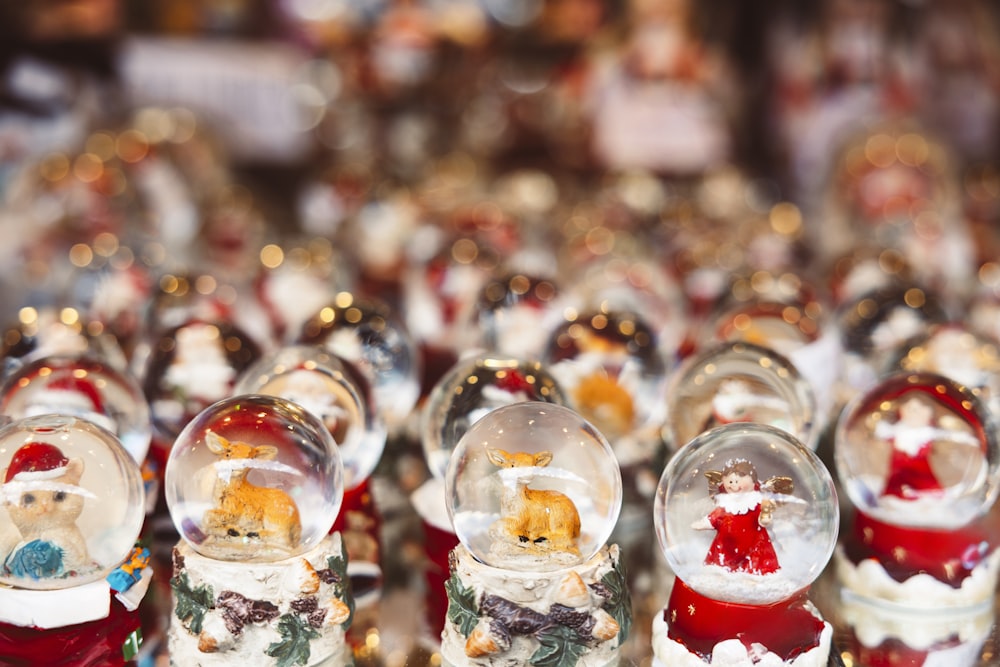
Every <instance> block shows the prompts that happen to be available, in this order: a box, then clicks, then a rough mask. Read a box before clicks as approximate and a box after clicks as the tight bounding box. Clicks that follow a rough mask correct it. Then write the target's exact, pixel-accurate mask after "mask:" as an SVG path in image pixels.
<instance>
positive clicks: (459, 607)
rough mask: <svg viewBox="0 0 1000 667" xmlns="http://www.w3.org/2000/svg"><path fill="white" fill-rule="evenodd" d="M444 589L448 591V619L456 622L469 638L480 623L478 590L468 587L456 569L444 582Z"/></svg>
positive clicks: (463, 634)
mask: <svg viewBox="0 0 1000 667" xmlns="http://www.w3.org/2000/svg"><path fill="white" fill-rule="evenodd" d="M444 589H445V591H447V593H448V620H449V621H451V622H452V623H454V624H455V626H456V627H457V628H458V631H459V632H460V633H462V636H463V637H465V638H466V639H468V638H469V635H470V634H472V631H473V630H474V629H475V627H476V625H478V624H479V605H478V604H477V603H476V591H474V590H473V589H471V588H466V586H465V584H463V583H462V580H461V579H459V578H458V575H457V574H456V573H455V572H454V571H453V572H452V573H451V577H449V579H448V581H446V582H444Z"/></svg>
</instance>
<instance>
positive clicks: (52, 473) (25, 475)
mask: <svg viewBox="0 0 1000 667" xmlns="http://www.w3.org/2000/svg"><path fill="white" fill-rule="evenodd" d="M65 474H66V466H59V467H58V468H51V469H49V470H24V471H22V472H19V473H17V474H16V475H14V477H13V478H11V480H10V482H7V484H10V483H11V482H15V481H16V482H28V481H31V480H36V479H56V478H58V477H62V476H63V475H65Z"/></svg>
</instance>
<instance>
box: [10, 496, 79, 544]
mask: <svg viewBox="0 0 1000 667" xmlns="http://www.w3.org/2000/svg"><path fill="white" fill-rule="evenodd" d="M81 512H83V496H82V495H80V494H78V493H70V492H67V491H26V492H24V493H22V494H21V495H20V497H19V498H18V499H17V501H16V502H11V503H10V504H8V505H7V513H8V514H10V520H11V522H12V523H13V524H14V525H15V526H17V529H18V530H19V531H21V534H22V535H24V534H26V533H30V532H31V530H32V528H34V529H38V528H45V527H51V526H60V525H71V524H73V523H74V522H75V521H76V520H77V518H79V516H80V513H81Z"/></svg>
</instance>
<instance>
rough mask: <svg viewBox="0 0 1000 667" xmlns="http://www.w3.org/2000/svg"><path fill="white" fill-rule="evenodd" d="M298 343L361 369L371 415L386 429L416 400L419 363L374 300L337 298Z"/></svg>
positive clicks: (397, 326)
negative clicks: (372, 406) (370, 400)
mask: <svg viewBox="0 0 1000 667" xmlns="http://www.w3.org/2000/svg"><path fill="white" fill-rule="evenodd" d="M298 342H299V343H302V344H306V345H318V346H320V347H322V348H324V349H325V350H327V351H329V352H332V353H333V354H336V355H337V356H339V357H340V358H341V359H344V360H346V361H348V362H350V363H352V364H355V365H356V366H357V367H358V368H359V369H361V370H362V371H363V372H364V373H365V374H366V376H367V377H368V379H369V382H370V383H371V392H372V395H373V396H372V398H373V399H374V403H375V410H376V412H377V413H378V414H379V415H380V416H381V418H382V420H383V421H384V423H385V424H386V426H387V427H389V428H390V430H392V429H394V428H396V427H398V426H399V425H400V424H402V423H403V422H404V421H405V420H406V418H407V417H409V415H410V412H411V411H412V410H413V406H414V405H416V403H417V399H418V398H420V379H419V378H420V360H419V356H418V354H417V349H416V345H415V344H414V342H413V339H412V338H411V337H410V335H409V333H408V332H407V331H406V329H405V328H404V327H403V325H402V324H401V323H400V322H399V321H398V320H397V318H396V317H395V316H394V315H393V313H392V312H391V311H390V309H389V308H388V306H386V305H385V304H382V303H380V302H376V301H367V300H359V299H355V298H354V296H353V295H352V294H350V293H347V292H342V293H340V294H338V295H337V296H336V299H335V301H334V303H333V304H331V305H329V306H327V307H325V308H323V309H322V310H320V311H319V313H317V314H316V315H315V316H314V317H312V318H311V319H310V320H309V321H308V322H306V324H305V325H304V326H303V327H302V334H301V335H300V336H299V340H298Z"/></svg>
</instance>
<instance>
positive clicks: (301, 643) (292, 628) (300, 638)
mask: <svg viewBox="0 0 1000 667" xmlns="http://www.w3.org/2000/svg"><path fill="white" fill-rule="evenodd" d="M278 632H280V633H281V641H280V642H274V643H273V644H271V645H270V646H268V647H267V650H266V651H264V652H265V653H267V654H268V655H269V656H271V657H272V658H277V660H278V661H277V663H276V665H277V667H292V665H307V664H309V653H310V649H309V642H311V641H312V640H313V639H316V638H317V637H319V632H317V631H316V630H315V629H313V628H311V627H310V626H309V624H308V623H307V622H306V621H304V620H302V619H301V618H300V617H299V616H298V615H296V614H285V615H284V616H282V617H281V618H279V619H278Z"/></svg>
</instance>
